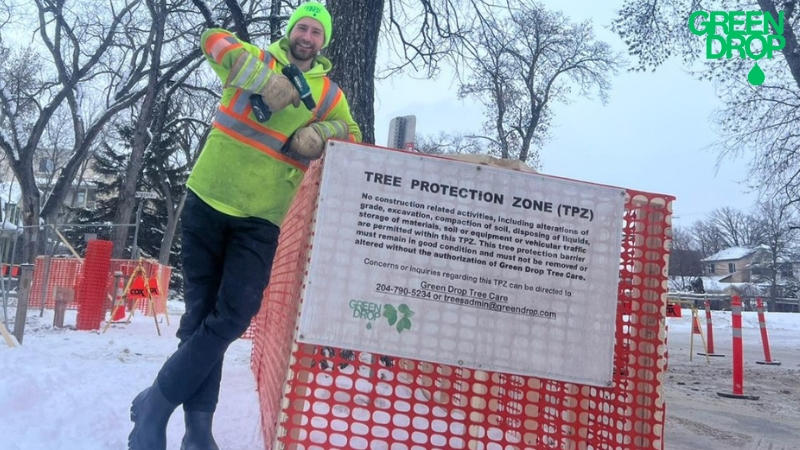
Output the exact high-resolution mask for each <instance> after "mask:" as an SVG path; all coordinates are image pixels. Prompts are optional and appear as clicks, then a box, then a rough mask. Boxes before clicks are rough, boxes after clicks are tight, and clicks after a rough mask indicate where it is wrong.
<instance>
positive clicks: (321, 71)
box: [187, 29, 361, 226]
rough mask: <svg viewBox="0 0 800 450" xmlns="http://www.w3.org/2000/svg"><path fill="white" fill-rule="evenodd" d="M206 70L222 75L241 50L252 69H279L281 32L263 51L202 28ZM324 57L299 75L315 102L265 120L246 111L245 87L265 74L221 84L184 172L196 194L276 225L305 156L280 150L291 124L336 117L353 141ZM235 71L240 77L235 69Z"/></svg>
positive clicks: (253, 86) (354, 130)
mask: <svg viewBox="0 0 800 450" xmlns="http://www.w3.org/2000/svg"><path fill="white" fill-rule="evenodd" d="M200 45H201V48H202V50H203V53H204V54H205V56H206V59H207V60H208V62H209V64H210V65H211V67H212V68H213V69H214V72H216V74H217V75H218V76H219V78H220V79H221V80H222V81H223V83H225V82H226V81H227V79H228V74H229V73H230V70H231V68H232V67H233V64H234V62H235V61H236V60H237V58H239V56H240V55H242V54H243V52H247V53H249V54H250V55H252V58H249V59H248V61H247V67H248V70H252V71H253V73H254V74H260V73H263V72H262V71H265V70H273V71H275V72H277V73H280V71H281V69H282V68H283V67H284V66H285V65H287V64H289V60H288V58H287V56H286V52H287V51H289V40H288V39H287V38H283V39H281V40H280V41H278V42H274V43H273V44H271V45H270V46H269V47H268V48H267V51H264V50H262V49H260V48H258V47H256V46H254V45H252V44H248V43H246V42H243V41H241V40H239V39H238V38H236V36H234V35H233V34H232V33H231V32H229V31H227V30H223V29H209V30H207V31H206V32H204V33H203V36H202V38H201V41H200ZM331 67H332V65H331V62H330V61H329V60H328V59H327V58H324V57H322V56H317V57H316V59H315V61H314V63H313V65H312V67H311V69H310V70H309V71H308V72H305V73H304V75H305V78H306V81H307V82H308V85H309V87H310V88H311V92H312V95H313V97H314V100H315V101H316V103H317V107H316V108H315V109H314V111H309V110H308V109H306V107H305V106H304V105H303V104H301V105H300V107H298V108H295V107H294V106H292V105H289V106H287V107H286V108H284V109H282V110H280V111H278V112H274V113H273V114H272V117H270V119H269V120H267V121H266V122H265V123H259V122H258V121H257V120H256V119H255V117H254V116H253V110H252V107H251V106H250V101H249V99H250V95H252V94H253V92H255V91H257V90H258V89H259V88H260V87H261V85H263V82H264V81H265V78H264V77H263V76H252V77H250V78H249V79H247V80H245V82H243V83H242V85H240V86H236V85H231V86H229V87H226V88H224V89H223V91H222V99H221V101H220V106H219V109H218V111H217V115H216V118H215V120H214V123H213V126H212V129H211V132H210V134H209V136H208V139H207V141H206V144H205V146H204V147H203V150H202V152H201V153H200V157H199V158H198V160H197V163H196V164H195V166H194V168H193V169H192V173H191V174H190V175H189V180H188V183H187V185H188V187H189V188H190V189H191V190H192V191H193V192H194V193H196V194H197V195H198V196H199V197H200V198H201V199H203V201H205V202H206V203H208V204H209V205H211V206H212V207H214V208H215V209H217V210H218V211H220V212H223V213H225V214H229V215H233V216H238V217H260V218H262V219H266V220H268V221H270V222H272V223H274V224H275V225H278V226H280V225H281V223H282V222H283V219H284V217H285V216H286V212H287V211H288V210H289V206H290V205H291V202H292V200H293V199H294V197H295V195H296V194H297V189H298V187H299V186H300V182H301V181H302V179H303V175H304V174H305V171H306V169H307V168H308V161H304V160H299V159H295V158H293V157H291V156H290V155H288V154H285V153H282V152H281V147H283V145H284V144H285V143H286V142H287V140H288V139H289V137H290V136H291V135H292V133H294V132H295V131H296V130H297V129H298V128H301V127H303V126H305V125H308V124H309V123H312V122H317V121H324V120H333V119H340V120H343V121H345V122H346V123H347V124H348V128H349V132H350V135H349V139H350V140H351V141H353V142H360V141H361V131H360V129H359V127H358V124H356V123H355V121H354V120H353V117H352V115H351V114H350V106H349V105H348V103H347V99H346V98H345V96H344V94H343V93H342V90H341V89H339V87H338V86H337V85H336V84H335V83H334V82H332V81H331V80H330V79H329V78H328V76H327V74H328V72H329V71H330V70H331ZM240 78H241V77H240Z"/></svg>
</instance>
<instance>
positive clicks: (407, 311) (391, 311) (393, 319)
mask: <svg viewBox="0 0 800 450" xmlns="http://www.w3.org/2000/svg"><path fill="white" fill-rule="evenodd" d="M398 313H399V314H401V315H402V316H403V317H398ZM413 316H414V311H412V310H411V308H409V307H408V305H406V304H405V303H403V304H401V305H400V306H398V307H397V308H395V307H394V305H388V304H387V305H383V317H386V320H388V321H389V325H390V326H395V324H396V327H395V328H397V332H398V333H402V332H403V331H405V330H410V329H411V317H413ZM398 318H399V320H398Z"/></svg>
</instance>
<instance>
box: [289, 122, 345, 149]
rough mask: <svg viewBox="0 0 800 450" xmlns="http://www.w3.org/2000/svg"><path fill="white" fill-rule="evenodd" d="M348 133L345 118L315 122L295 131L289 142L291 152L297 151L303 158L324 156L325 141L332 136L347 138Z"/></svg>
mask: <svg viewBox="0 0 800 450" xmlns="http://www.w3.org/2000/svg"><path fill="white" fill-rule="evenodd" d="M348 133H349V129H348V127H347V123H346V122H345V121H343V120H328V121H325V122H314V123H312V124H311V125H308V126H305V127H303V128H300V129H299V130H297V131H296V132H295V133H294V136H292V140H291V142H290V143H289V152H291V153H296V154H298V155H300V156H302V157H303V158H307V159H317V158H319V157H320V156H322V151H323V150H324V149H325V141H327V140H328V139H330V138H339V139H345V138H347V135H348Z"/></svg>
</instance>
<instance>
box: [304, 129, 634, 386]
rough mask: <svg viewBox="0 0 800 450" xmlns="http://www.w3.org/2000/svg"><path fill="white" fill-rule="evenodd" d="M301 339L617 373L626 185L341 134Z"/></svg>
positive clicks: (600, 378)
mask: <svg viewBox="0 0 800 450" xmlns="http://www.w3.org/2000/svg"><path fill="white" fill-rule="evenodd" d="M319 202H320V203H319V210H318V212H317V217H316V224H315V234H314V241H313V247H312V251H311V256H310V263H309V271H308V275H307V279H306V289H305V291H304V293H303V299H304V300H303V304H302V310H301V315H300V326H299V332H298V340H299V341H300V342H306V343H312V344H317V345H329V346H334V347H342V348H348V349H354V350H361V351H367V352H373V353H377V354H386V355H392V356H400V357H408V358H413V359H419V360H425V361H431V362H439V363H446V364H452V365H461V366H464V367H471V368H479V369H484V370H491V371H498V372H505V373H513V374H520V375H530V376H538V377H544V378H550V379H556V380H563V381H569V382H575V383H582V384H590V385H595V386H607V385H609V383H610V382H611V380H612V372H613V351H614V331H615V327H616V305H617V297H618V292H617V289H618V278H619V269H620V252H621V243H622V220H623V219H622V215H623V212H624V190H622V189H619V188H612V187H606V186H598V185H592V184H587V183H581V182H576V181H570V180H564V179H558V178H553V177H548V176H543V175H538V174H532V173H524V172H518V171H512V170H508V169H501V168H496V167H490V166H486V165H478V164H472V163H466V162H460V161H454V160H449V159H443V158H437V157H431V156H425V155H417V154H409V153H403V152H398V151H392V150H384V149H379V148H373V147H366V146H361V145H357V144H348V143H342V142H335V143H332V144H330V145H329V148H328V150H327V156H326V158H325V166H324V169H323V174H322V182H321V186H320V200H319Z"/></svg>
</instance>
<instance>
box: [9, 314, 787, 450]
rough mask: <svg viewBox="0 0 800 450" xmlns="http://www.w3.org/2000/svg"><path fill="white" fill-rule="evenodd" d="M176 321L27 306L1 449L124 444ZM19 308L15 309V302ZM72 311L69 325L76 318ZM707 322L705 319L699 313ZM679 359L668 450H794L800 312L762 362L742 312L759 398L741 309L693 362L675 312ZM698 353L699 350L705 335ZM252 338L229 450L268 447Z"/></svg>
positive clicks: (234, 354)
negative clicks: (59, 325)
mask: <svg viewBox="0 0 800 450" xmlns="http://www.w3.org/2000/svg"><path fill="white" fill-rule="evenodd" d="M170 309H171V315H170V321H171V325H170V326H167V325H166V322H165V321H164V320H163V317H162V318H161V323H160V326H161V328H162V336H158V335H157V334H156V330H155V325H154V324H153V320H152V318H147V317H143V316H142V315H137V316H136V317H134V320H133V322H132V323H131V324H130V325H127V326H121V325H119V326H118V325H115V326H113V327H112V328H110V329H109V330H108V332H106V333H105V334H102V333H98V332H79V331H74V330H71V329H54V328H53V327H52V326H51V324H52V320H53V318H52V312H49V311H48V312H45V316H44V317H42V318H40V317H39V315H38V311H31V312H29V317H28V324H27V327H26V333H25V338H24V341H23V344H24V345H22V346H18V347H15V348H7V347H6V345H5V343H4V342H3V341H2V340H0V449H3V450H39V449H46V450H73V449H75V450H111V449H114V450H116V449H124V448H126V447H125V445H126V442H127V435H128V433H129V432H130V429H131V422H130V420H129V416H128V411H129V406H130V401H131V399H132V398H133V397H134V396H135V395H136V393H138V392H139V391H140V390H141V389H143V388H144V387H146V386H147V385H149V384H150V383H151V382H152V380H153V377H154V376H155V374H156V373H157V371H158V369H159V368H160V367H161V364H162V363H163V361H164V360H165V359H166V358H167V357H168V356H169V355H170V354H171V353H172V352H173V350H174V349H175V347H176V346H177V339H176V338H175V337H174V336H175V331H176V329H177V322H178V319H179V316H180V303H172V302H171V308H170ZM12 311H13V309H12ZM74 314H75V313H74V312H72V313H71V314H69V313H68V315H67V319H66V323H67V324H73V325H74V323H75V315H74ZM701 321H702V325H703V326H702V329H703V332H704V333H705V320H704V316H703V315H702V313H701ZM668 324H669V352H670V353H669V366H668V373H667V378H666V380H665V393H666V401H667V424H666V449H667V450H717V449H719V450H726V449H731V448H738V449H741V450H751V449H752V450H761V449H764V450H766V449H772V450H782V449H783V450H792V449H797V448H800V444H798V443H800V424H799V423H798V422H797V418H798V417H800V314H787V313H769V314H767V325H768V329H769V338H770V344H771V349H772V357H773V359H774V360H777V361H781V362H782V365H781V366H763V365H757V364H755V361H757V360H763V352H762V347H761V338H760V332H759V328H758V319H757V317H756V314H755V313H750V312H745V313H744V333H743V334H744V343H745V354H744V359H745V363H746V364H745V393H746V394H748V395H759V396H760V399H759V400H757V401H748V400H732V399H724V398H721V397H719V396H718V395H717V394H716V392H718V391H722V392H729V391H731V390H732V379H731V372H732V365H731V364H732V359H731V357H730V355H731V328H730V325H731V313H730V312H714V333H715V334H714V341H715V351H716V352H717V353H723V354H725V355H726V357H724V358H712V360H711V363H710V364H709V363H708V362H707V361H706V360H705V358H704V357H701V356H697V355H693V357H692V361H689V338H690V336H691V335H690V319H689V314H687V311H686V310H684V315H683V318H679V319H675V318H670V319H668ZM694 339H695V346H694V351H695V352H697V351H700V349H701V345H702V344H701V343H700V339H699V336H695V337H694ZM250 351H251V343H250V341H247V340H240V341H237V342H235V343H234V344H233V345H232V346H231V347H230V350H229V352H228V357H227V359H226V364H225V368H224V378H223V385H222V393H221V399H220V404H219V409H218V412H217V415H216V417H215V422H214V434H215V436H216V438H217V441H218V443H219V445H220V448H223V449H225V450H261V449H263V448H264V444H263V442H262V437H261V432H260V425H259V424H260V413H259V409H258V403H257V394H256V391H255V381H254V379H253V373H252V371H251V370H250V366H249V363H250ZM182 415H183V414H182V412H181V411H180V409H179V410H178V411H177V412H176V414H175V415H174V416H173V418H172V421H171V422H170V426H169V430H168V437H169V446H168V448H169V449H178V447H179V445H180V439H181V436H182V434H183V417H182Z"/></svg>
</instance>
